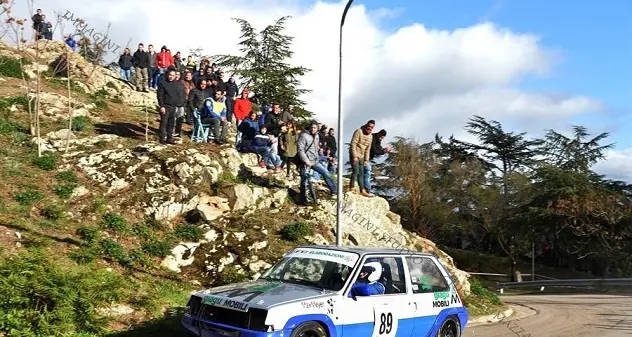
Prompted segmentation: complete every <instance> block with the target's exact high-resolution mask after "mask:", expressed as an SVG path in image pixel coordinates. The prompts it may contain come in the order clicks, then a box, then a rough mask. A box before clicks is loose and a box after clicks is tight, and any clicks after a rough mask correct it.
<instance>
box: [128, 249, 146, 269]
mask: <svg viewBox="0 0 632 337" xmlns="http://www.w3.org/2000/svg"><path fill="white" fill-rule="evenodd" d="M129 257H130V258H131V259H132V261H133V262H134V264H135V265H139V266H142V267H148V266H151V260H150V259H148V258H147V256H145V254H143V251H142V250H139V249H134V250H132V251H131V252H129Z"/></svg>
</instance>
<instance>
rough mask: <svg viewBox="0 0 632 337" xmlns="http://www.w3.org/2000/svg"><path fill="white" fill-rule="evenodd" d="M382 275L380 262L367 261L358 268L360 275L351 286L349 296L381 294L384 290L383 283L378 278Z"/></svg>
mask: <svg viewBox="0 0 632 337" xmlns="http://www.w3.org/2000/svg"><path fill="white" fill-rule="evenodd" d="M381 276H382V264H381V263H379V262H377V261H376V262H367V263H365V264H364V266H363V267H362V270H360V275H359V276H358V279H357V280H356V282H355V283H354V284H353V286H351V292H350V293H349V297H352V296H371V295H382V294H384V292H385V291H386V289H385V288H384V285H383V284H382V283H380V282H378V280H379V279H380V277H381Z"/></svg>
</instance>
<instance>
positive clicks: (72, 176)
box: [55, 171, 77, 184]
mask: <svg viewBox="0 0 632 337" xmlns="http://www.w3.org/2000/svg"><path fill="white" fill-rule="evenodd" d="M55 179H57V180H59V181H65V182H67V183H71V184H75V183H77V174H76V173H75V172H73V171H60V172H58V173H57V174H55Z"/></svg>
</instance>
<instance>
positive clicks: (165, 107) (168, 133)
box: [157, 69, 185, 144]
mask: <svg viewBox="0 0 632 337" xmlns="http://www.w3.org/2000/svg"><path fill="white" fill-rule="evenodd" d="M166 75H167V78H166V79H165V80H164V81H162V82H160V84H159V85H158V91H157V96H158V97H157V98H158V107H159V111H160V143H162V144H165V143H166V144H175V142H174V141H173V134H174V131H175V122H176V107H177V106H179V105H181V104H182V102H184V100H185V98H184V86H183V85H182V84H180V83H178V82H176V81H175V79H176V71H175V69H169V70H168V71H167V74H166Z"/></svg>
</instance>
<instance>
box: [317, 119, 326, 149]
mask: <svg viewBox="0 0 632 337" xmlns="http://www.w3.org/2000/svg"><path fill="white" fill-rule="evenodd" d="M319 129H320V130H319V131H318V140H319V141H320V144H318V147H320V148H321V149H323V151H327V125H325V124H323V125H321V126H320V128H319Z"/></svg>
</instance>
